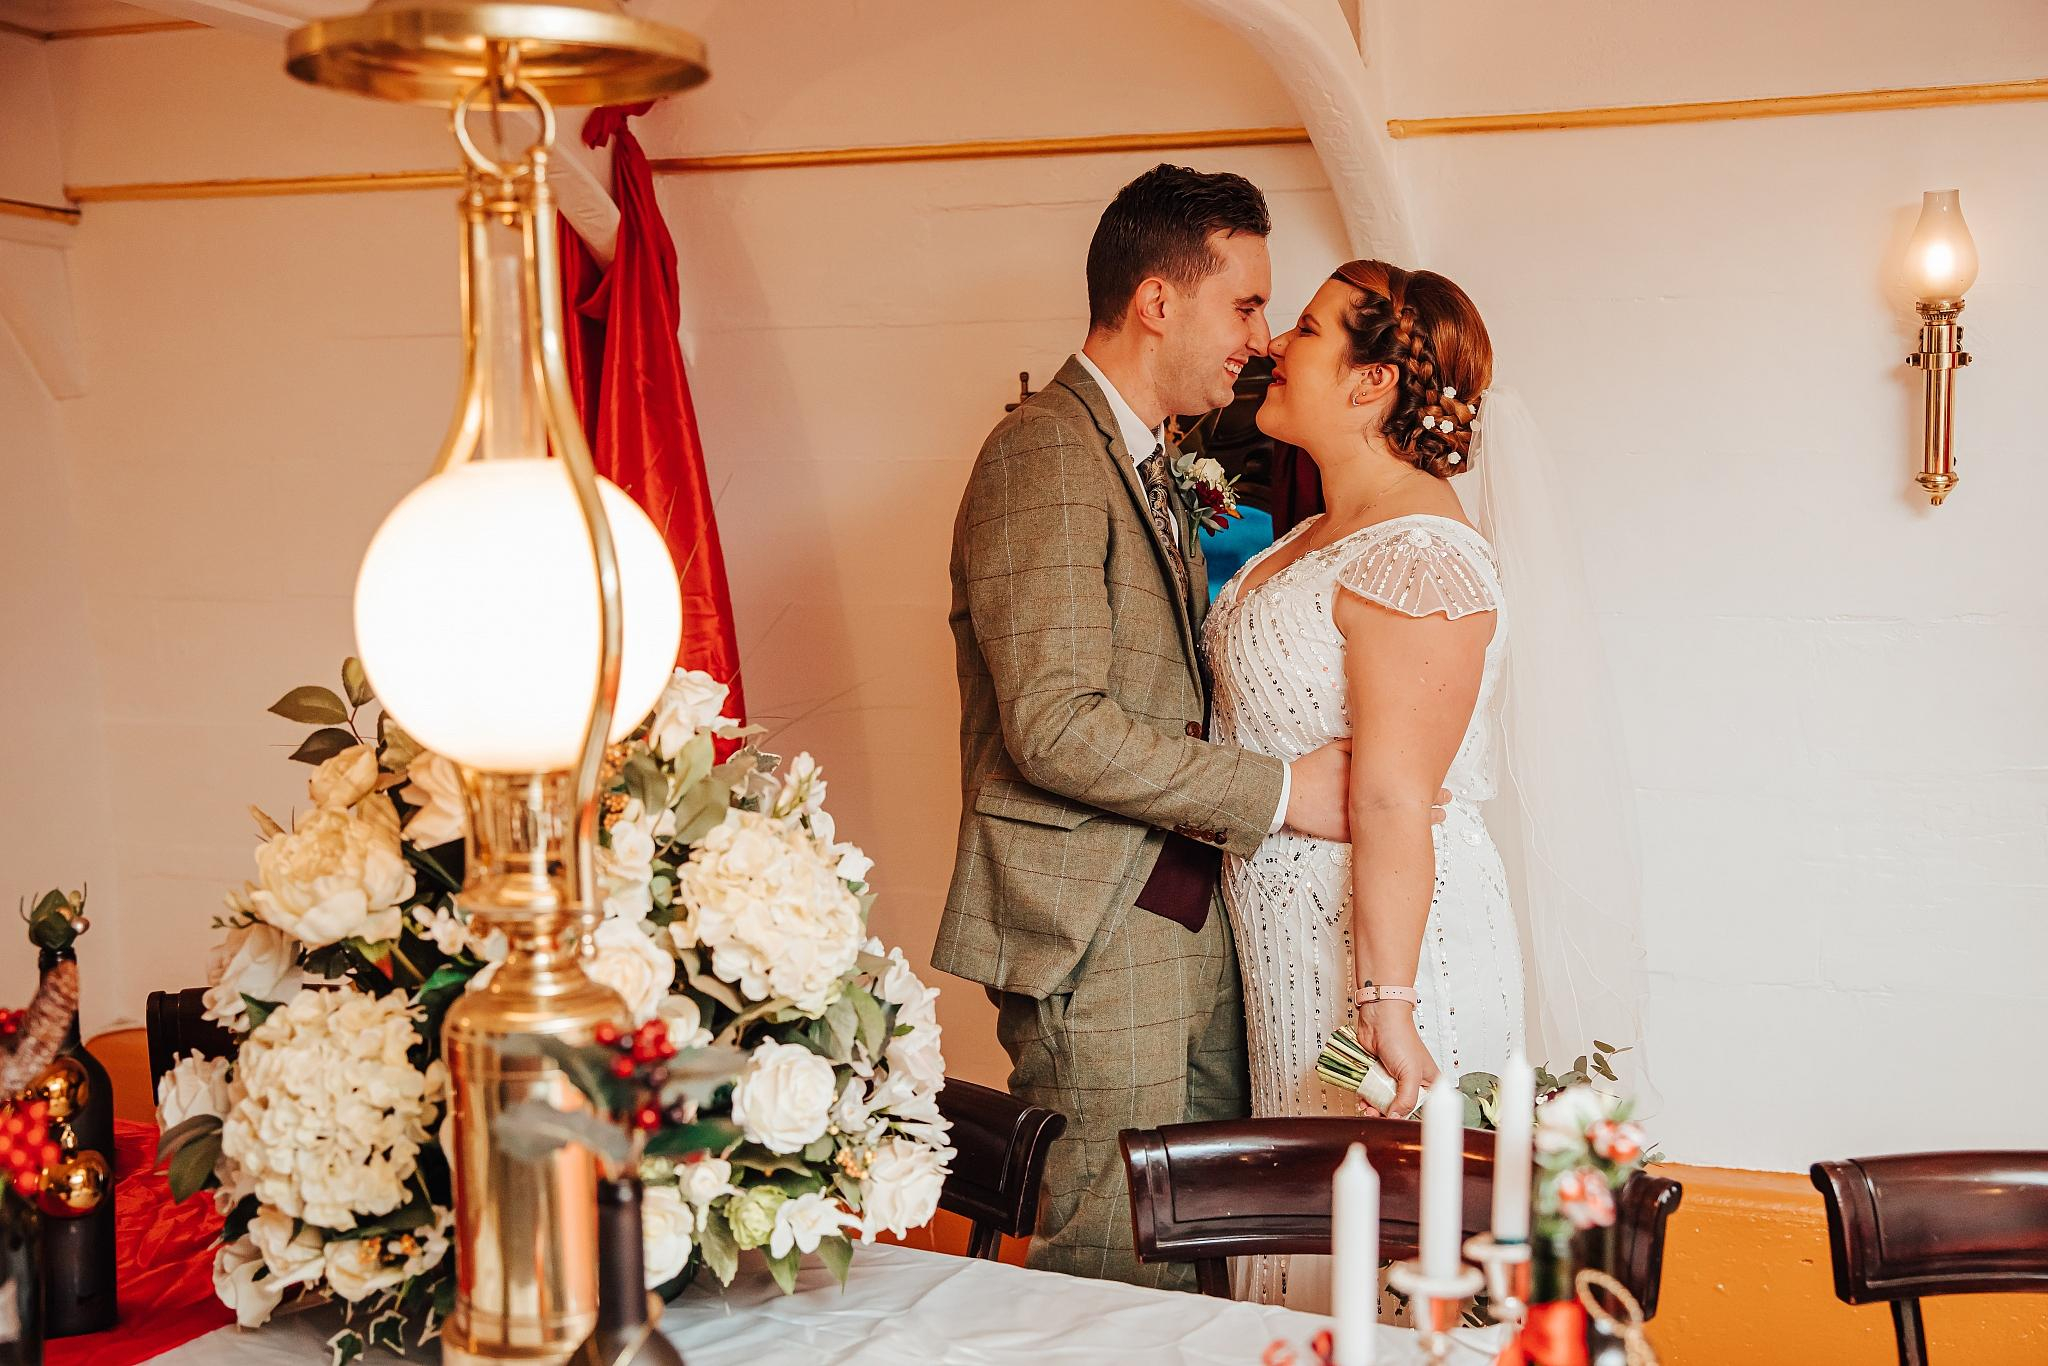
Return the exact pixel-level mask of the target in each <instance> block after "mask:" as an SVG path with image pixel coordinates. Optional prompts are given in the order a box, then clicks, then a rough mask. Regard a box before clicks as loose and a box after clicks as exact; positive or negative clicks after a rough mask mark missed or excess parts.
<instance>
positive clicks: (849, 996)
mask: <svg viewBox="0 0 2048 1366" xmlns="http://www.w3.org/2000/svg"><path fill="white" fill-rule="evenodd" d="M840 999H841V1000H845V1001H851V1002H852V1003H853V1012H854V1014H855V1015H856V1016H858V1017H859V1019H860V1041H861V1043H863V1044H865V1045H866V1046H867V1050H868V1056H870V1057H875V1058H879V1057H881V1056H882V1049H883V1048H884V1047H885V1046H886V1045H887V1044H888V1042H889V1018H888V1015H887V1013H886V1012H885V1011H883V1009H882V1003H881V1002H880V1001H877V1000H876V999H875V997H874V993H872V992H870V991H869V990H868V989H867V988H866V987H855V986H849V987H847V988H846V991H845V994H844V995H843V996H842V997H841V998H840Z"/></svg>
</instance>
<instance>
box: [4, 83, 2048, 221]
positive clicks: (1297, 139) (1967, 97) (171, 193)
mask: <svg viewBox="0 0 2048 1366" xmlns="http://www.w3.org/2000/svg"><path fill="white" fill-rule="evenodd" d="M2042 99H2048V80H2025V81H1996V82H1990V83H1984V84H1978V85H1944V86H1923V87H1916V88H1907V89H1895V90H1857V91H1845V92H1841V93H1838V94H1832V95H1788V96H1781V97H1776V98H1771V99H1756V100H1709V101H1704V102H1700V103H1693V104H1652V105H1620V106H1614V107H1610V108H1598V109H1560V110H1551V111H1548V112H1540V113H1528V114H1472V115H1458V116H1454V117H1449V118H1431V119H1389V120H1388V121H1387V132H1388V133H1389V134H1390V135H1391V136H1393V137H1397V138H1418V137H1442V136H1448V135H1454V134H1467V133H1515V132H1532V131H1539V130H1558V129H1572V128H1618V127H1632V126H1649V125H1655V124H1669V123H1710V122H1721V121H1728V120H1736V119H1759V118H1789V117H1794V116H1799V115H1809V114H1843V113H1862V112H1869V111H1874V110H1893V109H1928V108H1938V107H1943V106H1950V105H1973V104H1995V103H2004V102H2009V101H2016V100H2042ZM1307 141H1308V132H1307V130H1305V129H1302V128H1292V127H1275V128H1211V129H1201V130H1196V131H1192V132H1179V133H1116V134H1109V135H1106V136H1100V137H1066V138H1015V139H1009V140H1004V141H982V142H922V143H899V144H893V145H888V146H876V147H821V148H807V149H799V150H794V151H785V152H733V153H723V154H717V155H711V156H689V157H658V158H655V159H654V160H653V162H652V165H653V168H654V170H655V171H656V172H657V173H659V174H664V175H680V174H689V173H695V172H700V171H762V170H790V169H794V168H799V167H822V166H881V165H891V164H901V163H908V162H937V161H986V160H992V159H996V158H1004V157H1045V156H1088V155H1096V154H1105V153H1120V152H1167V151H1186V150H1191V149H1197V148H1216V147H1279V146H1294V145H1300V144H1303V143H1306V142H1307ZM460 183H461V177H460V176H459V175H457V174H456V173H454V172H452V171H371V172H363V173H357V174H342V175H318V176H277V177H268V178H263V179H245V180H181V181H155V182H144V183H134V184H123V185H75V186H66V187H65V194H66V196H67V197H68V198H69V199H70V200H71V202H72V203H73V204H111V203H121V202H134V201H138V200H162V199H234V198H248V197H266V198H267V197H270V196H276V195H304V194H344V193H355V192H360V191H367V190H435V189H450V188H453V187H455V186H457V185H459V184H460ZM0 213H12V214H25V215H28V216H31V217H39V218H50V217H54V218H56V219H58V220H59V221H66V222H71V221H76V217H77V210H76V209H75V208H60V207H57V206H54V205H47V204H27V203H23V202H22V201H18V200H0Z"/></svg>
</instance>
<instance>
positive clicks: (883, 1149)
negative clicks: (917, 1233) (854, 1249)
mask: <svg viewBox="0 0 2048 1366" xmlns="http://www.w3.org/2000/svg"><path fill="white" fill-rule="evenodd" d="M949 1155H950V1154H949V1151H948V1150H947V1149H944V1148H935V1147H932V1146H930V1145H928V1144H924V1143H917V1142H913V1141H912V1140H910V1139H907V1138H900V1137H893V1136H892V1137H890V1138H888V1139H886V1140H884V1141H883V1143H882V1144H881V1146H879V1147H878V1148H876V1149H875V1155H874V1157H873V1158H872V1159H871V1160H870V1161H869V1162H868V1174H867V1179H866V1180H864V1181H862V1182H861V1187H860V1190H861V1195H860V1207H861V1214H862V1216H863V1217H862V1220H861V1237H862V1238H863V1239H866V1240H870V1241H872V1240H873V1238H874V1237H875V1235H876V1234H878V1233H881V1232H883V1231H885V1230H886V1231H887V1232H889V1233H891V1234H894V1235H895V1236H896V1237H898V1238H900V1237H902V1236H903V1235H904V1234H905V1233H907V1232H909V1231H910V1230H911V1229H914V1228H921V1227H923V1226H924V1225H925V1224H928V1223H930V1222H931V1218H932V1216H933V1215H934V1214H936V1213H937V1212H938V1209H939V1188H940V1187H941V1186H943V1185H945V1184H946V1159H947V1157H948V1156H949Z"/></svg>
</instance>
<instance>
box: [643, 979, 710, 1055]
mask: <svg viewBox="0 0 2048 1366" xmlns="http://www.w3.org/2000/svg"><path fill="white" fill-rule="evenodd" d="M654 1013H655V1014H656V1015H659V1016H660V1017H661V1018H662V1020H663V1021H664V1022H665V1023H666V1024H667V1025H668V1038H669V1042H670V1043H672V1044H674V1045H675V1046H676V1047H677V1048H702V1047H703V1046H704V1045H705V1044H708V1043H710V1042H711V1031H710V1030H708V1029H706V1028H705V1027H704V1012H703V1010H702V1009H701V1008H700V1007H699V1006H698V1005H697V1003H696V1001H694V1000H692V999H691V998H690V997H688V996H685V995H683V994H682V993H681V992H676V993H674V994H672V995H669V996H664V997H662V998H661V1004H660V1005H658V1006H656V1007H655V1008H654Z"/></svg>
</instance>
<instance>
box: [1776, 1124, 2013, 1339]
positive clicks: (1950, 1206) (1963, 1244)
mask: <svg viewBox="0 0 2048 1366" xmlns="http://www.w3.org/2000/svg"><path fill="white" fill-rule="evenodd" d="M1812 1176H1813V1184H1814V1187H1815V1188H1816V1189H1818V1190H1819V1191H1820V1193H1821V1198H1822V1199H1823V1200H1825V1201H1826V1203H1827V1208H1828V1246H1829V1249H1830V1251H1831V1252H1832V1254H1833V1259H1834V1264H1835V1296H1836V1298H1838V1299H1840V1300H1841V1301H1842V1302H1843V1303H1844V1304H1873V1303H1876V1302H1878V1301H1880V1300H1883V1301H1889V1302H1890V1304H1891V1307H1892V1326H1893V1328H1894V1329H1895V1330H1896V1333H1897V1337H1898V1348H1899V1362H1900V1366H1926V1363H1927V1333H1926V1330H1925V1328H1923V1327H1922V1325H1921V1322H1920V1297H1921V1296H1923V1295H1967V1294H1997V1293H2000V1292H2003V1291H2035V1292H2041V1291H2048V1152H1954V1153H1900V1154H1897V1155H1896V1156H1891V1157H1853V1158H1849V1159H1847V1160H1845V1161H1841V1162H1816V1163H1814V1164H1813V1172H1812Z"/></svg>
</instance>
